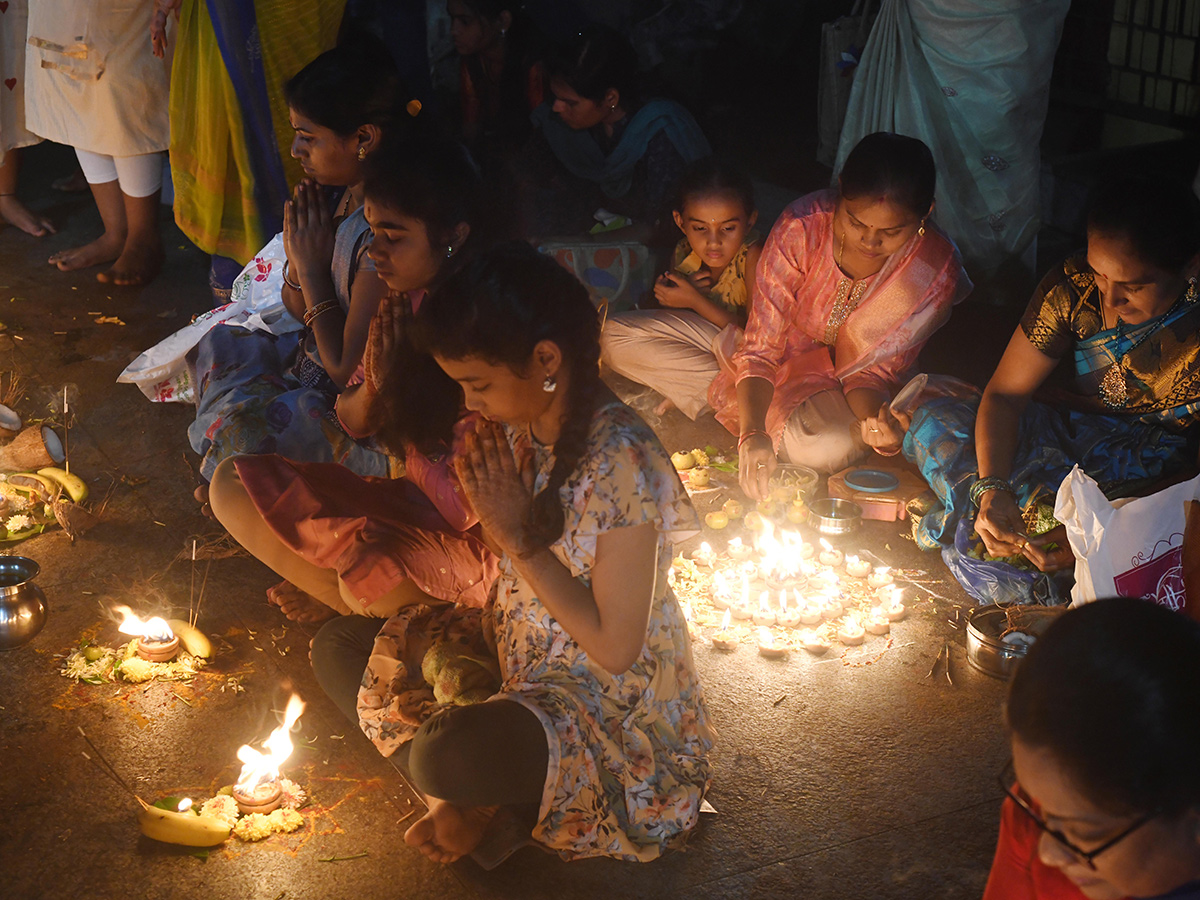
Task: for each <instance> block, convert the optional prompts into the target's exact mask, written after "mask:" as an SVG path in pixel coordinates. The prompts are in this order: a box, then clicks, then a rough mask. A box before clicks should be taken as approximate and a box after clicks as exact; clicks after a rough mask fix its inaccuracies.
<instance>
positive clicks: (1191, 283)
mask: <svg viewBox="0 0 1200 900" xmlns="http://www.w3.org/2000/svg"><path fill="white" fill-rule="evenodd" d="M1183 299H1185V300H1187V302H1188V303H1195V302H1196V301H1197V300H1200V286H1197V284H1196V276H1195V275H1193V276H1192V277H1191V278H1189V279H1188V286H1187V291H1185V292H1184V295H1183Z"/></svg>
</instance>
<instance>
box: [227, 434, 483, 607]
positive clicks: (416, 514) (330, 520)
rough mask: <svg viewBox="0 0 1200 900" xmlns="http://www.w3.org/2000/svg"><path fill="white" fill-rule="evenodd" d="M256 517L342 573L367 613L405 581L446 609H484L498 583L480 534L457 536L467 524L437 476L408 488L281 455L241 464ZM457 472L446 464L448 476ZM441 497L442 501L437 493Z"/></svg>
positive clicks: (316, 561) (424, 476)
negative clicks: (448, 606)
mask: <svg viewBox="0 0 1200 900" xmlns="http://www.w3.org/2000/svg"><path fill="white" fill-rule="evenodd" d="M234 465H235V466H236V467H237V472H238V476H239V477H240V478H241V480H242V485H243V486H244V487H245V489H246V493H247V494H248V495H249V496H250V500H251V501H252V502H253V503H254V507H255V509H257V510H258V511H259V513H260V514H261V515H262V517H263V520H264V521H265V522H266V524H267V526H268V527H269V528H270V529H271V530H272V531H273V532H274V533H275V535H276V536H277V537H278V538H279V539H280V540H281V541H283V543H284V544H285V545H286V546H287V547H288V548H289V549H290V550H292V552H294V553H296V554H297V555H298V556H300V557H302V558H303V559H305V560H307V561H308V562H311V563H312V564H313V565H315V566H320V567H321V568H323V569H334V570H335V571H337V573H338V576H339V577H340V578H341V579H342V581H343V582H345V584H346V585H347V587H348V588H349V589H350V590H351V591H352V592H353V593H354V595H355V597H357V598H358V599H359V602H361V603H362V605H363V606H364V607H365V608H366V609H367V610H368V611H369V610H370V606H371V604H372V603H374V602H375V600H377V599H378V598H379V597H381V596H383V595H384V594H386V593H387V592H388V591H390V590H391V589H392V588H394V587H395V586H396V585H397V584H399V583H400V582H401V581H403V580H405V579H410V580H412V581H413V582H414V583H415V584H416V585H417V586H418V587H419V588H420V589H421V590H423V591H424V592H425V593H427V594H429V595H430V596H432V597H435V598H437V599H439V600H445V601H448V602H451V603H459V604H462V605H465V606H477V607H482V606H483V605H484V604H485V603H486V602H487V596H488V591H489V589H490V588H491V585H492V582H493V581H495V579H496V575H497V567H496V558H495V556H493V555H492V552H491V551H490V550H488V548H487V546H486V545H485V544H484V543H483V541H482V540H480V539H479V536H478V533H477V532H478V529H473V530H472V531H464V530H459V529H457V528H454V527H452V524H451V523H450V522H448V521H447V516H446V515H443V513H442V512H439V509H445V511H446V513H447V514H448V515H449V517H450V518H453V519H456V522H455V523H454V524H458V525H466V524H470V523H469V522H468V521H467V518H466V514H465V513H464V511H463V506H462V503H461V501H460V500H458V497H459V495H458V494H453V492H452V494H453V496H452V497H447V496H446V495H445V490H446V489H447V486H448V484H449V482H448V481H447V480H446V477H445V475H446V473H445V472H444V471H443V472H442V473H441V476H440V477H439V476H438V475H437V473H436V472H435V470H436V469H437V468H438V467H437V466H433V465H432V464H430V465H429V467H428V470H426V471H422V472H421V473H420V474H419V477H420V479H421V482H422V485H423V486H425V487H427V488H428V489H430V490H431V491H432V492H433V496H432V497H429V496H426V494H425V493H424V492H423V490H422V487H419V486H418V485H417V484H416V483H414V482H413V481H411V480H409V479H408V478H399V479H389V478H364V477H362V476H359V475H356V474H354V473H353V472H351V471H350V470H349V469H347V468H345V467H344V466H340V465H337V464H336V463H302V462H295V461H293V460H289V459H284V458H283V457H281V456H276V455H273V454H269V455H263V456H240V457H237V459H236V460H235V462H234ZM448 465H449V463H448V462H445V463H443V466H442V469H443V470H444V469H445V468H446V466H448ZM439 488H441V489H442V491H443V494H442V496H441V497H440V498H439V497H438V489H439Z"/></svg>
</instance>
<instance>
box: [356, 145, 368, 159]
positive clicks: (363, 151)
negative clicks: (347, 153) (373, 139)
mask: <svg viewBox="0 0 1200 900" xmlns="http://www.w3.org/2000/svg"><path fill="white" fill-rule="evenodd" d="M358 158H359V160H360V161H361V160H364V159H366V158H367V148H366V147H359V148H358Z"/></svg>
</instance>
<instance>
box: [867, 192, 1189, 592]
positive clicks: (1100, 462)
mask: <svg viewBox="0 0 1200 900" xmlns="http://www.w3.org/2000/svg"><path fill="white" fill-rule="evenodd" d="M1198 273H1200V202H1198V201H1197V199H1196V197H1195V196H1194V195H1192V194H1191V192H1190V191H1188V189H1187V188H1186V186H1184V185H1182V184H1180V185H1175V184H1171V183H1167V182H1163V181H1158V180H1149V179H1141V178H1137V179H1126V180H1123V181H1117V182H1114V183H1110V184H1108V185H1106V186H1104V187H1103V188H1102V189H1101V190H1100V191H1099V192H1098V194H1097V196H1096V198H1095V199H1094V201H1093V204H1092V208H1091V210H1090V213H1089V216H1088V229H1087V253H1086V255H1082V254H1081V255H1078V256H1074V257H1071V258H1069V259H1067V260H1066V261H1065V262H1064V263H1063V265H1062V266H1061V267H1059V268H1057V269H1055V270H1054V271H1052V272H1050V273H1049V274H1048V275H1047V276H1046V277H1045V278H1044V279H1043V280H1042V283H1041V284H1040V285H1038V288H1037V290H1036V291H1035V292H1034V296H1033V299H1032V300H1031V301H1030V303H1029V306H1028V308H1027V309H1026V311H1025V314H1024V316H1023V317H1022V318H1021V323H1020V326H1019V327H1018V328H1017V329H1016V331H1015V332H1014V333H1013V336H1012V339H1011V340H1010V341H1009V344H1008V348H1007V349H1006V350H1005V352H1004V356H1003V358H1002V359H1001V360H1000V364H999V366H998V367H997V369H996V372H995V373H994V374H993V375H992V378H991V380H990V381H989V382H988V385H987V388H986V389H985V390H984V392H983V395H982V397H980V396H979V394H978V392H977V391H975V390H974V389H973V388H970V387H969V386H966V385H961V389H957V388H954V387H951V388H950V389H948V390H946V389H943V390H942V391H940V392H938V393H939V394H940V396H936V397H929V396H926V397H925V398H923V402H922V403H921V405H920V407H919V408H918V409H917V411H916V413H915V414H914V415H913V417H912V419H911V422H909V421H906V420H905V419H904V418H897V417H895V416H893V415H892V414H891V413H890V412H889V411H888V410H887V409H886V408H885V409H884V410H881V412H880V416H878V417H874V418H869V419H867V420H866V421H864V423H863V426H862V428H863V439H864V440H865V441H866V442H867V443H868V444H870V445H872V446H874V447H875V448H876V449H877V450H878V451H879V452H880V453H883V454H885V455H888V454H891V453H893V452H896V451H898V450H901V449H902V450H903V452H904V455H905V457H906V458H907V459H908V460H909V461H910V462H913V463H915V464H916V465H917V466H918V467H919V468H920V469H921V472H922V474H923V475H924V476H925V479H926V480H927V481H928V482H929V484H930V486H931V487H932V488H933V490H934V493H935V494H937V496H938V499H939V500H940V501H941V507H940V508H935V509H934V510H933V511H931V512H930V513H929V514H928V515H926V516H925V517H924V518H923V519H922V520H921V522H920V524H919V526H918V528H917V529H916V532H917V534H916V536H917V539H918V542H919V543H921V544H923V545H925V546H926V547H928V548H930V549H932V548H934V547H936V546H938V545H939V544H944V543H949V542H951V541H953V538H954V530H955V527H956V525H957V523H958V521H959V519H960V518H961V517H962V516H964V515H970V514H972V513H973V512H974V511H975V510H976V509H977V510H978V514H977V516H976V519H975V530H976V531H977V532H978V533H979V536H980V538H982V540H983V542H984V544H985V546H986V547H987V550H988V552H989V553H990V554H992V555H993V556H998V557H1005V556H1015V555H1017V554H1022V555H1024V556H1025V557H1026V558H1027V559H1029V560H1030V562H1032V563H1033V564H1034V565H1036V566H1037V567H1038V568H1039V569H1041V570H1043V571H1054V570H1058V569H1063V568H1067V567H1069V566H1071V565H1073V563H1074V558H1073V556H1072V555H1071V551H1070V548H1069V547H1068V546H1067V543H1066V541H1065V540H1064V538H1063V535H1062V534H1061V533H1058V532H1060V531H1061V529H1060V528H1056V529H1054V531H1051V532H1048V533H1046V534H1044V535H1041V536H1039V537H1029V536H1027V528H1026V524H1025V523H1026V521H1027V518H1023V517H1031V516H1032V513H1033V512H1034V511H1035V508H1036V506H1037V504H1038V501H1039V500H1046V499H1048V498H1050V497H1052V496H1053V494H1054V492H1055V491H1056V490H1057V489H1058V486H1059V484H1060V483H1061V482H1062V480H1063V478H1065V477H1066V475H1067V473H1068V472H1070V470H1071V468H1072V466H1074V465H1076V464H1078V465H1079V466H1080V467H1082V468H1083V469H1084V470H1085V471H1086V472H1087V473H1088V474H1089V475H1091V476H1092V477H1093V478H1095V479H1096V480H1097V481H1098V482H1099V483H1100V485H1101V487H1103V488H1104V489H1105V491H1106V493H1109V495H1110V496H1116V495H1130V494H1134V493H1138V492H1139V491H1144V490H1146V489H1148V488H1149V487H1151V485H1153V483H1154V482H1156V481H1158V480H1160V479H1162V478H1163V477H1164V476H1167V475H1170V474H1172V473H1173V472H1175V471H1177V470H1179V469H1182V468H1184V467H1185V466H1187V465H1189V464H1195V463H1196V461H1197V454H1196V450H1197V438H1198V437H1200V288H1198V286H1197V276H1198ZM1067 356H1070V357H1071V359H1072V361H1073V364H1074V365H1073V370H1074V372H1073V374H1074V379H1073V381H1074V383H1073V385H1072V390H1070V391H1068V392H1066V393H1065V394H1064V393H1060V395H1059V397H1056V398H1055V399H1056V400H1058V399H1060V398H1065V400H1066V402H1065V403H1058V402H1056V403H1054V404H1053V405H1051V404H1048V403H1043V402H1035V401H1034V400H1033V397H1034V395H1035V393H1038V392H1039V391H1041V390H1042V389H1043V387H1044V386H1045V385H1046V382H1047V381H1048V380H1049V379H1050V377H1051V375H1052V374H1053V373H1054V370H1055V369H1056V368H1057V367H1058V364H1059V362H1060V360H1062V359H1063V358H1064V357H1067ZM1052 544H1053V545H1055V547H1054V548H1053V549H1051V546H1050V545H1052Z"/></svg>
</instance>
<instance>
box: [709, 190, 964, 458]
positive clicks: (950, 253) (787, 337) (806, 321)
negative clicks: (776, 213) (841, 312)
mask: <svg viewBox="0 0 1200 900" xmlns="http://www.w3.org/2000/svg"><path fill="white" fill-rule="evenodd" d="M836 205H837V192H836V191H833V190H825V191H818V192H816V193H814V194H809V195H807V196H805V197H801V198H800V199H799V200H797V201H796V202H795V203H793V204H792V205H791V206H789V207H788V208H787V209H786V210H784V212H783V215H781V216H780V217H779V220H778V221H777V222H776V223H775V226H774V227H773V228H772V229H771V234H770V236H769V237H768V238H767V242H766V244H765V245H764V247H763V253H762V257H761V259H760V260H759V263H758V271H757V273H756V277H755V282H754V292H753V295H752V297H751V298H750V314H749V319H748V321H747V322H746V332H745V340H744V342H743V343H742V345H741V346H740V347H738V348H737V349H736V350H735V349H734V347H732V346H728V347H721V348H719V349H718V353H717V357H718V360H726V359H729V357H732V362H731V364H730V365H722V368H721V372H720V373H719V374H718V375H717V377H716V378H714V379H713V382H712V385H711V386H710V387H709V391H708V402H709V405H710V406H712V408H713V409H714V410H715V411H716V414H717V420H718V421H719V422H720V423H721V424H722V425H724V426H725V427H726V428H728V429H729V430H730V431H732V432H733V433H734V434H737V428H738V403H737V382H739V381H741V380H742V379H744V378H749V377H757V378H765V379H766V380H767V381H770V382H771V383H772V384H773V385H774V386H775V393H774V396H773V397H772V399H771V406H770V409H769V410H768V412H767V431H769V432H770V433H771V435H772V437H773V438H774V439H775V441H776V443H777V444H778V441H779V438H780V436H781V435H782V433H783V430H784V427H785V426H786V424H787V420H788V418H789V417H790V416H791V414H792V413H793V412H794V411H795V409H796V407H797V406H799V405H800V404H801V403H803V402H804V401H805V400H807V399H808V398H809V397H811V396H812V395H813V394H816V393H819V392H821V391H828V390H840V391H843V392H845V391H850V390H852V389H854V388H859V387H863V388H874V389H876V390H879V391H882V392H884V393H888V394H889V395H890V394H891V392H892V391H893V389H894V388H896V387H897V386H899V385H900V384H901V383H903V382H904V381H905V380H906V379H907V378H908V377H909V374H910V370H911V369H912V368H913V367H914V366H915V364H916V361H917V354H918V353H920V351H921V347H922V346H924V344H925V342H926V341H927V340H928V339H929V336H930V335H932V334H933V333H934V332H935V331H937V329H938V328H940V327H941V326H942V325H943V324H944V323H945V322H946V320H947V319H948V318H949V317H950V309H951V307H952V306H953V305H954V304H955V303H957V302H959V301H960V300H962V299H963V298H964V297H966V295H967V294H968V293H969V292H970V290H971V287H972V285H971V281H970V279H969V278H967V273H966V272H965V271H963V267H962V260H961V259H960V258H959V255H958V251H957V250H956V249H955V247H954V244H953V242H951V240H950V239H949V238H948V237H946V236H945V235H944V234H943V233H942V232H941V231H940V230H939V229H938V228H937V226H935V225H934V224H933V223H932V222H929V223H926V225H925V233H924V234H923V235H920V234H914V235H913V237H912V238H911V239H910V240H909V241H908V242H907V243H906V244H905V245H904V246H903V247H901V248H900V249H899V250H897V251H896V252H895V253H893V254H892V255H891V256H890V257H889V258H888V260H887V262H886V263H884V266H883V268H882V269H881V270H880V271H879V272H878V273H876V274H875V275H872V276H871V277H870V278H864V279H861V280H859V281H858V282H851V279H849V278H847V277H846V276H845V275H844V274H842V271H841V269H839V268H838V265H837V261H836V259H835V255H836V252H837V248H836V247H835V244H836V243H837V242H836V241H835V239H834V236H833V214H834V209H835V207H836ZM843 282H845V284H843ZM839 289H841V290H842V292H843V293H844V294H846V298H843V300H845V299H848V298H851V297H855V298H857V306H855V307H854V309H853V311H852V312H850V314H849V316H848V317H846V319H845V321H844V322H843V323H841V324H840V327H837V326H836V325H835V326H834V327H833V328H830V318H831V315H832V314H833V312H834V305H835V302H836V301H837V299H838V296H839ZM830 339H832V343H830V344H827V343H825V341H826V340H830Z"/></svg>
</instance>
